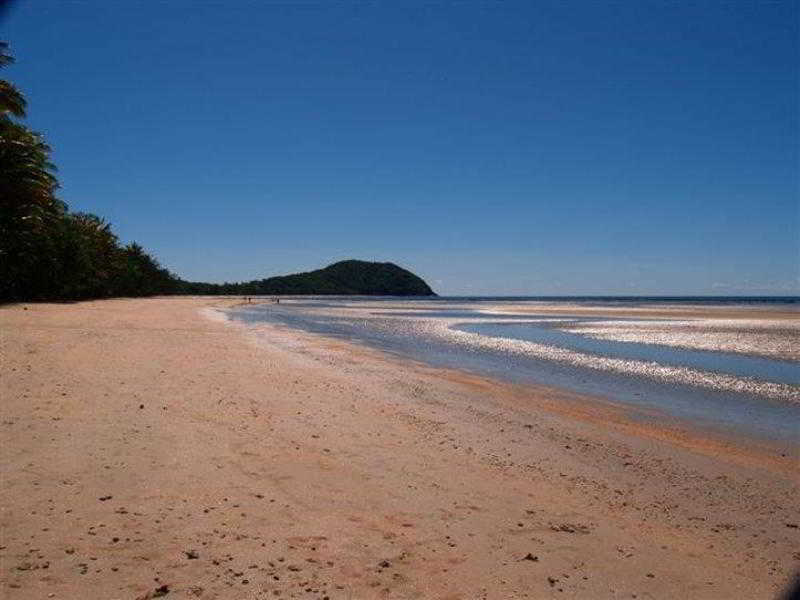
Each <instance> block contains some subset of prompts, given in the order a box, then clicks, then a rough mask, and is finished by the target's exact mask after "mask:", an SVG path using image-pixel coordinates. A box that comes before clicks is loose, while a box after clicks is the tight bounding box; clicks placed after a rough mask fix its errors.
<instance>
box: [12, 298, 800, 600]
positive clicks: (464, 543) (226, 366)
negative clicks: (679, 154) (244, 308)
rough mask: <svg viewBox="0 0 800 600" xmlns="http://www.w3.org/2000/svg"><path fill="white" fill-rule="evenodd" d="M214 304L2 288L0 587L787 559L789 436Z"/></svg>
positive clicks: (403, 581) (126, 589)
mask: <svg viewBox="0 0 800 600" xmlns="http://www.w3.org/2000/svg"><path fill="white" fill-rule="evenodd" d="M231 304H232V302H231V301H228V300H215V299H207V298H172V299H148V300H111V301H101V302H86V303H76V304H65V305H50V304H36V305H16V306H10V307H4V308H2V309H0V329H1V330H2V337H1V338H0V351H1V352H2V365H1V366H0V368H2V390H3V392H2V403H0V406H2V408H1V409H0V410H1V411H2V418H1V420H0V422H1V423H2V436H3V437H2V451H3V452H2V456H3V461H2V467H1V469H2V470H1V471H0V473H1V474H2V490H0V492H1V493H2V497H1V498H0V500H1V501H2V507H3V512H2V517H1V520H0V526H1V527H2V540H0V590H2V591H1V592H0V597H3V598H6V597H7V598H10V599H16V598H20V599H28V598H70V599H71V598H111V599H113V598H119V599H131V600H133V599H144V598H155V597H161V596H166V597H169V598H172V597H176V598H194V597H201V598H234V599H235V598H248V599H250V598H276V597H277V598H325V597H328V598H331V599H333V598H352V599H362V598H367V599H368V598H422V599H427V598H439V599H449V600H456V599H464V600H467V599H478V598H492V599H494V598H497V599H506V598H634V597H635V598H709V599H711V598H726V599H727V598H753V599H758V598H765V599H766V598H773V597H774V596H775V595H776V594H777V592H778V591H779V589H780V588H781V587H782V586H783V585H784V584H785V583H786V581H787V580H788V579H789V577H790V575H791V573H792V571H793V569H795V568H796V567H797V565H798V562H800V528H798V527H799V526H800V510H799V509H798V504H797V500H796V499H797V497H798V496H800V489H799V488H800V480H799V478H800V470H798V456H797V453H796V452H789V453H784V454H785V455H784V456H781V454H780V453H777V452H776V451H775V450H774V449H772V448H768V447H763V446H759V447H756V446H753V445H751V444H748V443H745V442H743V441H742V440H725V439H720V438H710V437H709V436H707V435H705V434H703V432H699V431H692V430H691V429H687V428H686V427H684V426H680V425H679V424H668V425H664V424H659V425H658V426H656V425H655V422H656V419H654V421H653V422H642V421H633V420H631V419H629V418H628V417H627V415H626V413H625V412H624V410H622V409H621V408H620V407H617V406H614V405H613V404H610V403H608V402H602V401H595V400H591V399H586V398H580V397H577V396H574V395H571V394H568V393H565V392H562V391H559V390H554V389H547V388H533V387H521V386H511V385H507V384H500V383H496V382H492V381H488V380H485V379H481V378H478V377H474V376H469V375H465V374H461V373H458V372H455V371H446V370H441V369H433V368H430V367H426V366H423V365H419V364H415V363H412V362H410V361H401V360H400V359H396V358H392V357H389V356H387V355H384V354H381V353H379V352H377V351H372V350H369V349H366V348H362V347H357V346H354V345H350V344H348V343H346V342H342V341H338V340H337V341H334V340H330V339H325V338H321V337H318V336H315V335H313V334H307V333H301V332H297V331H294V330H288V329H284V328H280V327H277V326H267V325H262V326H259V327H258V328H254V329H250V328H247V327H245V326H243V325H238V324H232V323H228V322H226V321H225V320H224V317H223V316H222V315H221V313H219V312H216V311H215V310H214V308H215V307H224V306H229V305H231ZM26 309H27V310H26ZM693 310H694V309H693ZM681 316H684V315H681Z"/></svg>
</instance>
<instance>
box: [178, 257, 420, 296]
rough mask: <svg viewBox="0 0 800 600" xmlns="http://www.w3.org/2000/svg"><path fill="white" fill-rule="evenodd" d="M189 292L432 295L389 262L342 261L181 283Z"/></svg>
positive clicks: (402, 270)
mask: <svg viewBox="0 0 800 600" xmlns="http://www.w3.org/2000/svg"><path fill="white" fill-rule="evenodd" d="M180 289H181V291H182V292H184V293H190V294H240V295H252V296H257V295H337V296H348V295H360V296H435V294H434V293H433V290H432V289H431V288H430V287H429V286H428V284H427V283H425V282H424V281H423V280H422V279H421V278H419V277H417V276H416V275H414V274H413V273H411V272H410V271H407V270H405V269H403V268H401V267H398V266H397V265H395V264H392V263H378V262H366V261H363V260H344V261H341V262H337V263H334V264H332V265H330V266H327V267H325V268H324V269H319V270H317V271H310V272H308V273H297V274H295V275H285V276H283V277H272V278H270V279H261V280H256V281H249V282H246V283H223V284H211V283H191V282H181V287H180Z"/></svg>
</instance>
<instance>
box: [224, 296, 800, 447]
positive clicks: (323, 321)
mask: <svg viewBox="0 0 800 600" xmlns="http://www.w3.org/2000/svg"><path fill="white" fill-rule="evenodd" d="M692 306H696V307H703V308H702V311H703V312H702V314H703V315H704V316H703V317H702V318H685V317H683V316H681V317H667V318H663V317H662V316H659V317H658V318H654V317H652V316H643V317H642V318H638V317H636V311H637V310H640V309H642V308H644V309H652V308H656V309H666V310H667V311H669V310H671V309H674V308H675V307H677V308H679V309H685V308H686V307H692ZM732 306H737V307H742V308H743V309H745V310H747V309H753V310H754V312H753V315H754V316H753V318H752V319H751V318H747V319H742V318H737V319H731V318H729V317H727V316H726V315H725V313H724V309H725V308H726V307H732ZM709 307H711V308H713V307H718V308H719V309H720V311H722V312H720V313H719V314H720V317H718V318H717V317H715V316H714V310H707V309H708V308H709ZM628 308H630V309H631V310H627V311H626V310H624V309H628ZM620 309H623V310H622V311H621V310H620ZM755 309H758V310H757V311H756V310H755ZM771 311H772V312H771ZM795 312H796V313H797V318H796V319H795V318H794V313H795ZM229 314H230V316H231V318H233V319H236V320H240V321H244V322H247V323H258V322H269V323H278V324H281V325H285V326H289V327H295V328H299V329H302V330H304V331H309V332H313V333H318V334H323V335H326V336H332V337H337V338H342V339H347V340H350V341H354V342H357V343H361V344H366V345H368V346H371V347H374V348H378V349H380V350H383V351H385V352H390V353H394V354H397V355H400V356H404V357H409V358H414V359H417V360H422V361H424V362H427V363H429V364H432V365H434V366H443V367H450V368H457V369H463V370H466V371H470V372H473V373H477V374H481V375H485V376H489V377H494V378H498V379H502V380H506V381H511V382H515V383H522V384H526V383H530V384H544V385H552V386H558V387H561V388H565V389H568V390H571V391H574V392H577V393H581V394H589V395H593V396H599V397H603V398H607V399H609V400H612V401H613V402H615V403H618V404H621V405H623V406H627V407H629V408H630V409H631V413H632V415H633V416H634V417H636V415H637V414H638V413H641V415H642V418H645V415H646V418H657V416H658V415H662V417H663V418H664V419H677V420H682V421H687V422H690V423H692V424H694V425H699V426H702V427H707V428H712V429H718V430H724V431H726V432H735V433H737V434H744V435H750V436H754V437H758V438H763V439H769V440H773V441H780V442H787V443H792V444H798V443H800V299H797V298H782V299H776V298H768V299H764V298H746V299H741V298H736V299H732V298H715V299H712V298H701V299H698V298H657V299H653V298H650V299H647V298H620V297H607V298H599V299H598V298H564V299H554V298H437V299H428V298H425V299H421V298H420V299H402V300H401V299H397V298H360V299H353V298H325V299H314V298H303V299H290V300H282V301H281V303H280V304H274V303H271V302H266V303H264V304H254V305H252V306H244V307H240V308H237V309H233V310H231V311H229ZM773 314H774V315H775V318H772V316H771V315H773ZM621 315H622V316H621ZM665 315H669V312H666V313H665ZM705 315H708V316H705ZM654 415H656V417H654Z"/></svg>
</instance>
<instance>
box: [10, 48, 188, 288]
mask: <svg viewBox="0 0 800 600" xmlns="http://www.w3.org/2000/svg"><path fill="white" fill-rule="evenodd" d="M7 48H8V45H7V44H5V43H4V42H0V67H3V66H6V65H8V64H10V63H11V62H13V59H12V57H11V56H10V55H9V54H8V53H7ZM25 106H26V104H25V98H24V97H23V96H22V94H21V93H20V92H19V91H18V90H17V89H16V88H15V87H14V86H13V85H12V84H10V83H9V82H7V81H3V80H0V301H9V300H68V299H82V298H102V297H108V296H117V295H131V296H141V295H150V294H157V293H170V292H173V291H174V290H175V289H176V286H177V279H176V278H175V277H173V276H172V275H171V274H169V272H167V271H166V270H164V269H162V268H160V267H159V266H158V263H156V262H155V261H154V260H153V259H152V258H151V257H150V256H148V255H147V254H146V253H144V252H143V251H142V249H141V247H139V246H136V245H135V244H134V245H131V246H128V247H125V248H123V247H120V245H119V242H118V240H117V237H116V236H115V235H114V234H113V232H112V231H111V226H110V225H109V224H108V223H106V222H105V221H103V219H101V218H100V217H96V216H94V215H89V214H84V213H74V214H73V213H70V212H69V211H68V210H67V206H66V205H65V204H64V203H63V202H61V201H60V200H59V199H58V198H57V197H56V195H55V193H56V190H57V189H58V181H57V180H56V177H55V175H54V172H55V166H54V165H53V164H52V163H51V162H50V147H49V146H48V145H47V144H46V143H45V141H44V140H43V139H42V137H41V136H40V135H39V134H38V133H36V132H33V131H31V130H30V129H28V128H27V127H25V126H24V125H21V124H20V123H17V122H16V121H14V120H13V119H12V117H24V116H25Z"/></svg>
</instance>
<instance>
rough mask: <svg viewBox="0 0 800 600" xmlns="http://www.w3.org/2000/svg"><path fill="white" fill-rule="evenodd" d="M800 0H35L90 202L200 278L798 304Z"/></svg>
mask: <svg viewBox="0 0 800 600" xmlns="http://www.w3.org/2000/svg"><path fill="white" fill-rule="evenodd" d="M799 17H800V15H798V4H797V3H796V2H727V1H726V2H713V1H709V2H699V3H697V2H639V1H637V2H622V1H619V2H604V3H601V2H577V1H575V2H549V1H543V2H535V3H531V2H519V3H518V2H503V3H478V2H475V3H462V2H459V3H445V2H437V3H418V2H402V3H383V2H376V3H366V2H358V3H345V2H321V3H315V2H314V3H312V2H295V3H271V2H255V1H252V2H221V1H216V2H210V1H202V0H201V1H194V2H189V1H179V0H175V1H171V2H158V3H155V2H154V3H144V2H142V3H139V2H121V1H119V2H117V1H104V2H101V1H88V0H87V1H75V2H65V1H41V2H17V3H16V4H13V5H12V6H11V9H10V10H8V11H7V12H6V13H5V14H4V15H2V21H0V39H5V40H8V41H9V43H10V44H11V49H12V52H13V54H14V55H15V56H16V58H17V63H16V64H15V65H14V66H12V67H10V68H8V69H6V70H5V73H3V74H2V75H1V76H2V77H7V78H8V79H10V80H11V81H13V82H15V83H16V84H17V85H18V86H19V87H20V88H21V89H22V90H23V91H24V92H25V94H26V95H27V97H28V99H29V117H28V119H27V123H28V124H29V125H30V126H31V127H32V128H34V129H36V130H38V131H41V132H43V133H44V134H45V135H46V137H47V139H48V140H49V142H50V143H51V145H52V146H53V148H54V160H55V162H56V164H57V165H58V166H59V173H60V174H59V177H60V180H61V183H62V190H61V193H60V194H61V197H62V199H64V200H65V201H66V202H67V203H68V204H69V205H70V207H71V208H72V209H73V210H82V211H89V212H94V213H97V214H99V215H101V216H103V217H105V218H107V219H108V220H109V221H111V222H112V224H113V226H114V228H115V231H117V232H118V234H119V235H120V237H121V239H122V240H123V241H125V242H128V241H131V240H136V241H138V242H139V243H141V244H142V245H143V246H145V247H146V248H147V249H149V250H150V251H152V253H153V254H154V255H156V256H157V257H158V258H159V260H160V261H161V262H162V263H163V264H164V265H165V266H167V267H168V268H170V269H171V270H173V271H174V272H176V273H177V274H179V275H181V276H182V277H185V278H187V279H191V280H203V281H225V280H227V281H241V280H249V279H254V278H261V277H267V276H271V275H278V274H284V273H288V272H295V271H301V270H309V269H314V268H318V267H321V266H324V265H325V264H328V263H330V262H334V261H336V260H340V259H344V258H362V259H367V260H390V261H393V262H396V263H398V264H401V265H403V266H405V267H407V268H409V269H411V270H413V271H415V272H417V273H419V274H420V275H421V276H423V277H424V278H425V279H426V280H427V281H428V282H429V283H430V284H431V285H432V286H433V287H434V289H435V290H436V291H437V292H439V293H440V294H446V295H450V294H490V295H495V294H496V295H502V294H520V295H522V294H532V295H544V294H557V295H561V294H631V295H635V294H643V295H652V294H676V295H677V294H715V295H735V294H753V295H755V294H776V295H791V294H800V282H799V281H798V277H799V276H800V272H799V271H800V266H799V265H800V200H798V184H799V180H798V158H799V156H798V140H799V139H800V133H799V127H800V121H799V119H798V111H799V110H800V109H799V108H798V106H799V105H800V104H799V103H800V95H799V92H798V88H799V87H800V75H798V68H797V66H798V55H799V54H798V53H799V51H800V46H799V45H798V22H799Z"/></svg>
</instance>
